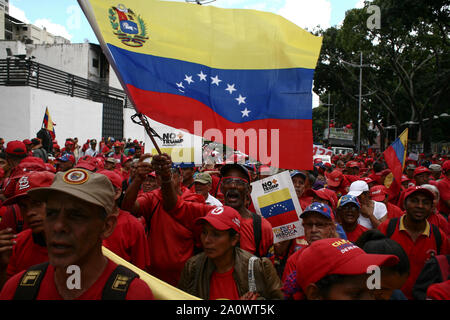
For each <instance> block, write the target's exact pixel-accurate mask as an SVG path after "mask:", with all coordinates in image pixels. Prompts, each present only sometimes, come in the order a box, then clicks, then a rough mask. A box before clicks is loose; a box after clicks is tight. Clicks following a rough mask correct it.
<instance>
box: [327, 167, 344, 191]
mask: <svg viewBox="0 0 450 320" xmlns="http://www.w3.org/2000/svg"><path fill="white" fill-rule="evenodd" d="M343 179H344V174H343V173H342V172H341V171H339V170H334V171H333V172H331V173H330V174H328V175H327V184H328V185H329V186H332V187H337V186H339V184H341V181H342V180H343Z"/></svg>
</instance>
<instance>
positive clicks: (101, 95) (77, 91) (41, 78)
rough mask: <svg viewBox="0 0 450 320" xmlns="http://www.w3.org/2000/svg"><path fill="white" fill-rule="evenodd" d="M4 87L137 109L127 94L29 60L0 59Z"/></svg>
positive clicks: (0, 75) (1, 81)
mask: <svg viewBox="0 0 450 320" xmlns="http://www.w3.org/2000/svg"><path fill="white" fill-rule="evenodd" d="M0 86H29V87H33V88H38V89H42V90H47V91H52V92H55V93H60V94H65V95H68V96H71V97H78V98H82V99H88V100H92V101H96V102H102V101H104V100H105V98H113V99H119V100H122V101H123V106H124V107H126V108H133V105H132V104H131V102H130V101H129V99H128V97H127V95H126V93H125V92H124V91H123V90H120V89H116V88H113V87H109V86H107V85H105V84H103V83H98V82H95V81H91V80H87V79H84V78H82V77H79V76H76V75H73V74H70V73H67V72H64V71H61V70H58V69H56V68H52V67H49V66H46V65H43V64H40V63H37V62H34V61H32V60H29V59H20V58H8V59H0Z"/></svg>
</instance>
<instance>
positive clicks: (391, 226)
mask: <svg viewBox="0 0 450 320" xmlns="http://www.w3.org/2000/svg"><path fill="white" fill-rule="evenodd" d="M397 222H398V218H392V219H391V220H389V224H388V226H387V229H386V237H388V238H390V237H392V235H393V234H394V232H395V228H396V227H397Z"/></svg>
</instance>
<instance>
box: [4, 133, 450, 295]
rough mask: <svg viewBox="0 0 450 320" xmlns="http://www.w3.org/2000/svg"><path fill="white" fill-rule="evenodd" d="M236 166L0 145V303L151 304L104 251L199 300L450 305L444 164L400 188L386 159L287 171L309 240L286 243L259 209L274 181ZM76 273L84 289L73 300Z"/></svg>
mask: <svg viewBox="0 0 450 320" xmlns="http://www.w3.org/2000/svg"><path fill="white" fill-rule="evenodd" d="M235 160H236V158H232V159H228V160H226V159H225V161H222V162H220V163H213V164H205V165H203V166H201V167H194V166H179V165H176V164H174V163H173V162H172V159H171V157H170V156H169V155H167V154H154V155H151V154H145V153H144V145H143V144H142V142H138V141H137V140H134V141H131V139H128V141H125V140H124V141H115V140H114V139H113V138H107V139H102V140H101V141H100V143H97V141H96V140H95V139H91V140H88V141H87V142H86V143H85V144H84V145H79V144H78V140H77V139H76V138H74V139H71V138H69V139H66V141H65V144H64V148H62V149H61V148H60V147H59V145H58V143H57V142H56V141H53V143H52V144H51V146H44V145H43V141H42V140H41V139H39V138H38V137H36V138H33V139H31V140H24V141H9V142H8V143H5V141H4V140H3V139H0V186H1V193H0V218H1V220H0V289H1V292H0V299H47V300H48V299H56V300H59V299H89V300H97V299H128V300H134V299H154V295H153V292H152V288H150V287H149V286H148V285H147V284H146V283H145V282H144V281H142V280H141V279H139V276H138V275H137V274H136V273H134V272H133V271H131V270H130V269H128V268H126V267H124V266H120V265H117V264H116V263H114V262H113V261H111V260H110V259H108V258H106V257H105V256H104V255H103V253H102V246H104V247H106V248H108V249H109V250H111V251H112V252H114V253H115V254H117V255H119V256H120V257H122V258H123V259H125V260H126V261H128V262H130V263H132V264H133V265H135V266H137V267H138V268H140V269H142V270H144V271H146V272H148V273H149V274H151V275H153V276H155V277H157V278H159V279H161V280H163V281H165V282H167V283H169V284H171V285H173V286H175V287H178V288H180V289H181V290H183V291H185V292H187V293H190V294H192V295H195V296H197V297H200V298H202V299H211V300H213V299H231V300H239V299H241V300H256V299H294V300H302V299H308V300H315V299H326V300H342V299H349V300H355V299H379V300H389V299H392V300H407V299H408V300H411V299H417V300H424V299H437V300H448V299H450V279H448V278H445V277H446V276H444V275H447V277H448V274H449V272H448V268H449V267H448V266H449V263H448V262H449V261H450V226H449V224H448V215H449V213H450V160H447V157H446V155H438V154H434V155H433V154H430V155H425V154H421V155H420V156H419V158H418V159H417V160H413V159H411V158H408V159H406V164H405V169H404V174H403V176H402V180H401V181H398V184H397V181H395V180H392V173H391V170H390V169H389V168H388V167H387V166H386V163H385V161H384V159H383V156H382V154H381V153H370V154H369V153H367V154H359V155H357V154H353V153H348V154H346V155H334V156H333V157H332V159H331V163H324V162H322V161H321V160H316V161H314V165H313V170H301V168H299V170H290V176H291V179H292V183H293V186H294V189H295V192H296V196H297V197H298V200H299V203H300V206H301V208H302V212H301V214H300V218H301V222H302V225H303V229H304V235H303V236H301V237H299V238H296V239H291V240H286V241H282V242H277V243H274V236H273V232H272V225H271V224H270V222H268V220H266V219H265V218H264V217H262V216H261V215H259V214H257V213H256V210H255V207H254V206H253V203H252V198H251V191H252V185H251V183H252V182H255V181H257V180H260V179H264V178H267V177H269V176H270V175H271V174H273V173H274V171H273V170H268V167H267V166H265V165H262V164H259V163H250V162H249V161H248V159H242V160H243V161H239V162H236V161H235ZM394 186H397V188H394ZM74 265H75V266H78V267H79V268H80V270H81V283H82V284H83V285H82V286H81V287H77V288H72V287H70V288H69V287H68V286H67V281H68V278H69V277H70V275H71V274H70V273H68V272H67V268H68V267H69V266H74ZM371 267H379V268H380V270H381V278H380V281H379V282H380V283H379V285H378V286H375V287H370V286H368V284H367V283H368V281H367V280H368V277H369V276H370V275H371V274H370V273H369V272H368V268H369V269H370V268H371ZM445 268H446V269H445ZM441 271H442V272H441ZM117 279H119V280H117Z"/></svg>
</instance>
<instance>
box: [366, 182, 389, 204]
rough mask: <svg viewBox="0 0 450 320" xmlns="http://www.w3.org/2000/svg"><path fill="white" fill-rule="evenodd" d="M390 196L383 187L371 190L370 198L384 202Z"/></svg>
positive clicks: (378, 186)
mask: <svg viewBox="0 0 450 320" xmlns="http://www.w3.org/2000/svg"><path fill="white" fill-rule="evenodd" d="M387 194H388V191H387V188H386V187H385V186H382V185H377V186H373V187H372V188H370V197H371V198H372V200H373V201H379V202H381V201H383V200H384V199H385V197H386V195H387Z"/></svg>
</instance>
